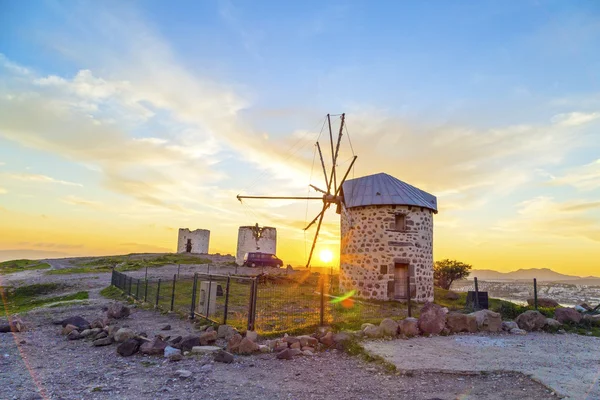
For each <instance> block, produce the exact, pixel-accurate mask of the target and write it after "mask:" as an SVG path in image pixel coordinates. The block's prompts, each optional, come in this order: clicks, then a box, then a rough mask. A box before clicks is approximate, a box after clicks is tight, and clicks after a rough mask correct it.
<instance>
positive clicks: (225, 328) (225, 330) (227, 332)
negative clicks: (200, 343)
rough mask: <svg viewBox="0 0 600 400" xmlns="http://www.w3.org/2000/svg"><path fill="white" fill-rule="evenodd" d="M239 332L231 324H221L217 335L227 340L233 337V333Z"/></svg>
mask: <svg viewBox="0 0 600 400" xmlns="http://www.w3.org/2000/svg"><path fill="white" fill-rule="evenodd" d="M236 333H238V331H237V329H235V328H234V327H233V326H230V325H221V326H219V329H218V330H217V337H218V338H221V339H225V340H229V339H231V337H232V336H233V335H235V334H236Z"/></svg>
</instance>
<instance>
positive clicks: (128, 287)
mask: <svg viewBox="0 0 600 400" xmlns="http://www.w3.org/2000/svg"><path fill="white" fill-rule="evenodd" d="M132 280H133V278H132V277H129V285H128V286H127V292H128V293H129V295H130V296H131V281H132Z"/></svg>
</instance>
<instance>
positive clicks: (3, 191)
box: [0, 187, 8, 194]
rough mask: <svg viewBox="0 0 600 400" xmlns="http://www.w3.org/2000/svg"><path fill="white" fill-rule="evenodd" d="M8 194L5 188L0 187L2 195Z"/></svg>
mask: <svg viewBox="0 0 600 400" xmlns="http://www.w3.org/2000/svg"><path fill="white" fill-rule="evenodd" d="M6 193H8V190H6V189H4V188H3V187H0V194H6Z"/></svg>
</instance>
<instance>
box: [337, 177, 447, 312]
mask: <svg viewBox="0 0 600 400" xmlns="http://www.w3.org/2000/svg"><path fill="white" fill-rule="evenodd" d="M342 196H343V200H342V207H341V223H340V228H341V246H340V247H341V249H340V288H341V289H342V290H343V291H345V292H348V291H351V290H354V291H355V292H356V296H357V297H360V298H366V299H376V300H405V299H407V294H408V291H409V290H410V296H411V299H414V300H415V301H417V302H425V301H433V214H436V213H437V199H436V198H435V196H433V195H431V194H429V193H427V192H424V191H422V190H420V189H418V188H416V187H414V186H411V185H409V184H407V183H405V182H402V181H400V180H399V179H396V178H394V177H392V176H390V175H388V174H384V173H380V174H375V175H369V176H365V177H361V178H356V179H352V180H348V181H346V182H344V185H343V187H342ZM407 278H408V279H409V284H407ZM409 287H410V289H409Z"/></svg>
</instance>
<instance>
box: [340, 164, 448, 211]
mask: <svg viewBox="0 0 600 400" xmlns="http://www.w3.org/2000/svg"><path fill="white" fill-rule="evenodd" d="M342 191H343V196H344V204H345V206H346V208H352V207H361V206H372V205H402V206H417V207H424V208H428V209H430V210H432V211H433V212H434V213H437V199H436V197H435V196H433V195H431V194H429V193H427V192H424V191H422V190H421V189H419V188H416V187H414V186H412V185H409V184H408V183H406V182H402V181H401V180H400V179H396V178H394V177H393V176H391V175H388V174H385V173H383V172H382V173H379V174H375V175H368V176H363V177H361V178H356V179H350V180H347V181H345V182H344V185H343V186H342Z"/></svg>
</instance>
